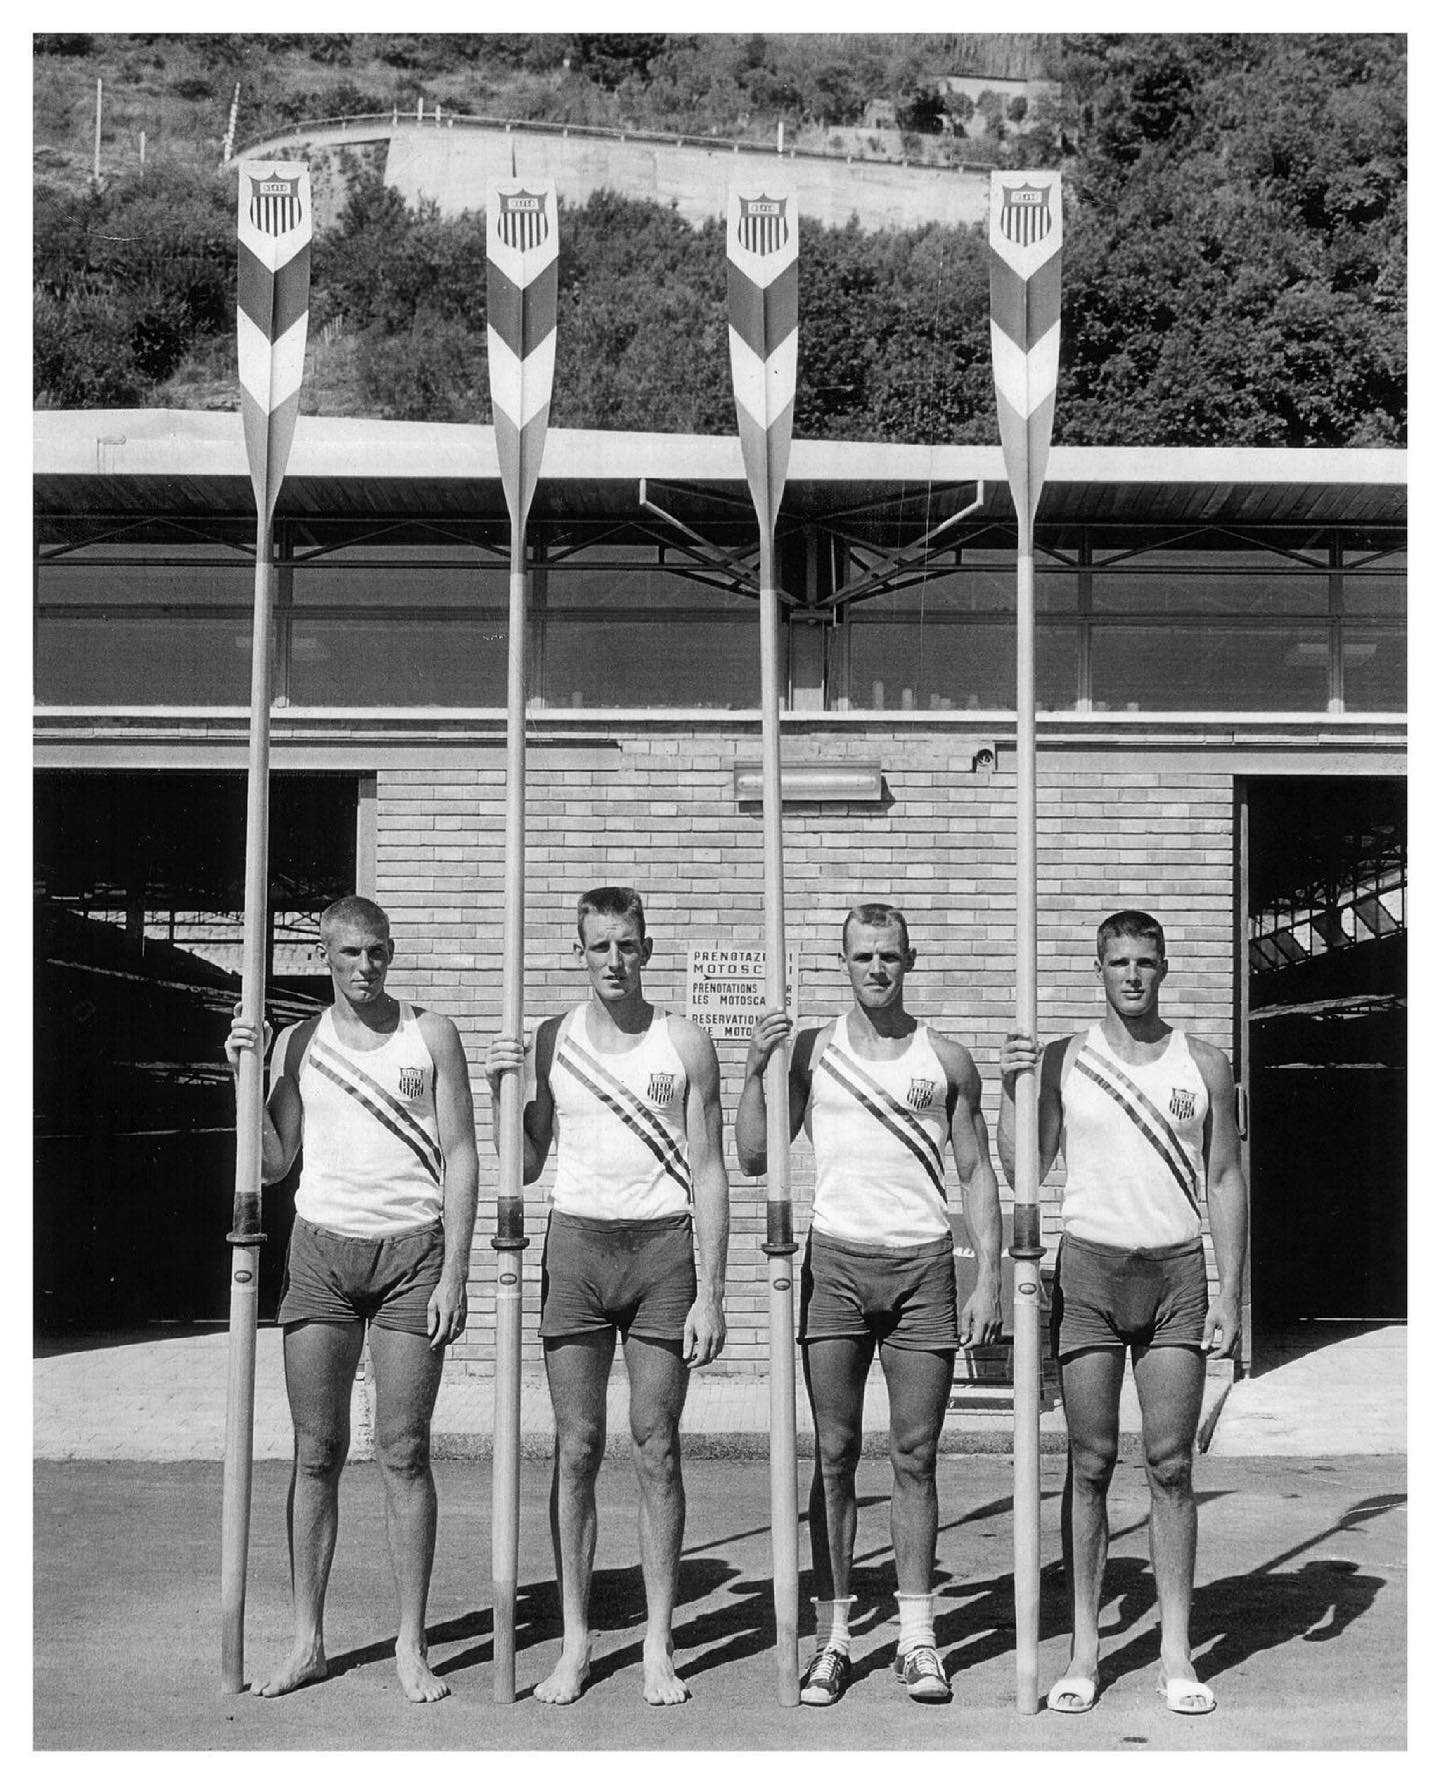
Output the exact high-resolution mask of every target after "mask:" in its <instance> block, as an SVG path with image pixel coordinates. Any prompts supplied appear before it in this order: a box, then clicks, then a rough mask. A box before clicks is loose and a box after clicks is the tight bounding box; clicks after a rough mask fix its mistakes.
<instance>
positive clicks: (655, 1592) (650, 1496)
mask: <svg viewBox="0 0 1440 1784" xmlns="http://www.w3.org/2000/svg"><path fill="white" fill-rule="evenodd" d="M625 1367H626V1370H627V1371H628V1373H629V1376H630V1449H631V1454H632V1455H633V1457H634V1459H635V1477H636V1479H637V1480H638V1482H639V1483H640V1566H641V1569H642V1571H643V1573H644V1575H645V1613H646V1614H645V1647H644V1661H643V1672H644V1684H643V1689H644V1692H645V1701H646V1703H653V1704H669V1703H684V1702H685V1700H686V1698H687V1697H689V1695H690V1687H689V1686H688V1685H687V1684H686V1683H685V1681H684V1680H683V1679H682V1678H681V1677H680V1675H679V1674H678V1673H677V1672H676V1671H675V1644H674V1642H673V1640H672V1639H671V1633H670V1630H671V1624H672V1622H673V1620H674V1616H675V1600H676V1598H677V1596H678V1594H679V1588H680V1549H681V1545H682V1544H683V1542H684V1540H685V1482H684V1479H683V1478H682V1476H681V1473H680V1414H681V1412H682V1410H683V1409H684V1406H685V1391H686V1389H687V1388H688V1387H689V1385H690V1372H689V1370H688V1369H687V1368H686V1367H685V1364H684V1362H683V1361H682V1360H681V1356H680V1346H679V1344H678V1343H673V1342H666V1341H664V1340H660V1339H654V1338H648V1339H647V1338H640V1337H631V1338H627V1339H626V1340H625Z"/></svg>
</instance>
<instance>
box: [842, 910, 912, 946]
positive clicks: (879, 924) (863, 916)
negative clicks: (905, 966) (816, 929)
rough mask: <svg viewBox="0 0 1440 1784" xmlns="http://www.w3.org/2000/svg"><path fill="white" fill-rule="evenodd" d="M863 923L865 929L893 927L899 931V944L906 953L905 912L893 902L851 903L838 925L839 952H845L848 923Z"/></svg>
mask: <svg viewBox="0 0 1440 1784" xmlns="http://www.w3.org/2000/svg"><path fill="white" fill-rule="evenodd" d="M852 923H863V924H864V925H865V927H866V928H867V929H889V928H891V927H894V928H896V929H898V930H899V931H900V945H901V947H902V948H904V949H905V950H906V951H907V953H908V951H909V948H910V925H909V924H908V923H907V922H906V921H905V913H904V911H902V910H901V909H900V907H899V906H898V905H894V904H879V903H869V904H852V905H851V907H850V909H849V910H848V911H846V913H845V921H844V922H843V923H842V924H841V925H840V952H841V953H842V954H843V953H844V952H845V945H846V943H847V942H848V940H849V939H850V925H851V924H852Z"/></svg>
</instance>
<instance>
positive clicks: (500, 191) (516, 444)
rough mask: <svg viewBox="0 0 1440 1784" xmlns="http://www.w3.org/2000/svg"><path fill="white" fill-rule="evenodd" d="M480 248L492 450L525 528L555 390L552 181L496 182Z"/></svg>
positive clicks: (556, 244) (556, 279) (556, 238)
mask: <svg viewBox="0 0 1440 1784" xmlns="http://www.w3.org/2000/svg"><path fill="white" fill-rule="evenodd" d="M485 249H486V268H485V295H486V315H487V329H486V336H487V345H488V349H489V361H490V405H491V409H492V411H493V414H494V420H495V450H496V452H497V454H498V456H499V459H500V481H501V484H502V486H503V487H504V490H505V502H506V506H507V507H508V508H509V510H510V514H511V517H512V519H513V520H514V521H515V523H516V524H517V526H519V527H521V528H523V527H524V525H525V522H526V518H527V517H528V515H529V512H530V503H531V500H532V498H533V496H534V494H535V484H536V481H537V480H538V478H539V475H540V460H541V458H542V456H543V454H544V451H545V432H546V429H547V428H548V426H549V423H550V397H551V393H552V391H553V389H554V384H555V319H556V311H557V307H558V304H559V295H560V228H559V208H558V205H557V201H556V197H555V182H554V181H553V180H519V179H508V180H498V181H495V182H494V183H493V184H492V185H491V186H490V189H489V193H488V195H487V204H486V229H485Z"/></svg>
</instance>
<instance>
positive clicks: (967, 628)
mask: <svg viewBox="0 0 1440 1784" xmlns="http://www.w3.org/2000/svg"><path fill="white" fill-rule="evenodd" d="M1078 652H1079V631H1078V628H1077V627H1074V626H1060V625H1042V626H1038V627H1037V628H1036V634H1035V703H1036V705H1037V706H1039V707H1040V708H1042V709H1043V710H1045V711H1047V712H1068V711H1073V710H1074V707H1075V702H1076V674H1077V670H1076V664H1077V658H1078ZM850 704H851V706H852V707H855V708H857V709H859V710H860V711H864V712H881V711H889V712H912V711H927V712H972V711H981V710H995V709H998V710H1000V711H1002V712H1013V711H1014V709H1015V628H1014V627H1013V626H1008V625H1006V626H995V625H985V624H976V625H935V626H925V627H922V626H917V625H904V624H899V625H890V624H885V623H881V624H878V625H875V624H870V625H863V626H861V625H852V627H851V630H850Z"/></svg>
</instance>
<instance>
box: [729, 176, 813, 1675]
mask: <svg viewBox="0 0 1440 1784" xmlns="http://www.w3.org/2000/svg"><path fill="white" fill-rule="evenodd" d="M797 228H798V219H797V217H796V215H795V194H794V192H793V190H786V189H783V188H779V187H778V186H777V183H776V182H775V181H774V180H772V179H765V178H759V177H757V179H756V180H755V181H754V182H753V183H750V184H747V185H745V186H732V187H731V188H730V206H729V224H728V229H727V231H726V245H727V249H728V255H729V261H728V276H729V312H730V370H731V375H732V377H733V379H734V383H735V413H736V417H737V419H738V422H739V427H740V449H741V452H742V455H743V457H744V461H745V476H746V479H747V480H748V482H749V484H750V495H751V498H752V500H753V501H754V504H755V517H756V519H757V520H758V522H759V523H760V726H761V758H762V761H761V783H762V799H763V811H764V853H765V1001H766V1004H767V1005H768V1006H769V1007H770V1008H771V1009H782V1008H783V1007H784V1005H785V857H784V845H783V840H782V836H781V826H780V619H779V601H778V598H777V596H776V592H775V520H776V516H777V515H778V513H779V510H780V498H781V495H782V494H783V492H784V489H785V470H786V466H787V464H788V463H789V459H790V433H791V427H792V425H793V422H794V417H795V364H796V354H797V350H798V346H799V338H800V337H799V317H800V303H799V266H798V262H797V258H796V257H797V252H798V249H799V240H798V235H797ZM765 1104H766V1134H765V1161H766V1170H765V1185H766V1189H765V1194H766V1201H765V1245H764V1252H765V1256H766V1258H767V1260H768V1262H769V1266H770V1527H771V1538H770V1541H771V1562H772V1570H773V1573H774V1584H775V1660H776V1666H777V1669H778V1678H777V1681H776V1682H777V1687H778V1690H779V1696H780V1702H781V1703H782V1704H784V1705H786V1706H787V1707H788V1706H791V1705H794V1704H798V1703H799V1701H800V1674H799V1646H798V1644H799V1595H800V1575H799V1557H798V1554H797V1542H798V1529H799V1506H798V1503H797V1499H796V1492H795V1315H794V1304H795V1296H794V1292H793V1290H794V1266H793V1264H792V1262H791V1260H792V1258H793V1257H794V1254H795V1238H794V1233H793V1229H792V1226H791V1210H790V1091H789V1063H788V1059H787V1050H786V1049H785V1048H784V1047H777V1048H776V1049H775V1051H774V1052H773V1053H772V1054H771V1055H770V1059H769V1063H768V1064H767V1065H766V1067H765Z"/></svg>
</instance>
